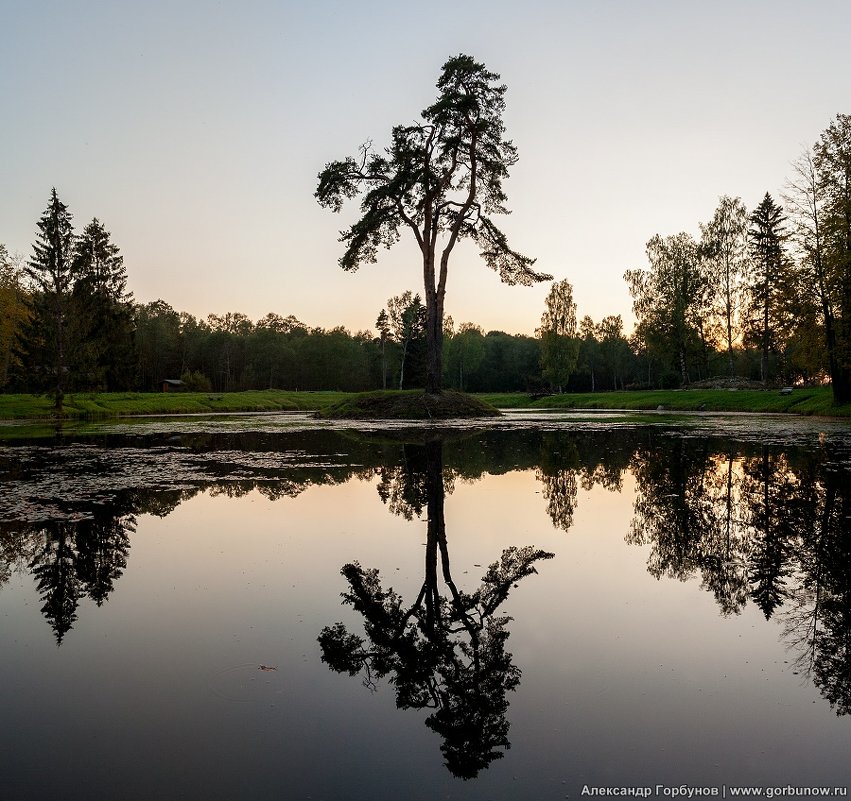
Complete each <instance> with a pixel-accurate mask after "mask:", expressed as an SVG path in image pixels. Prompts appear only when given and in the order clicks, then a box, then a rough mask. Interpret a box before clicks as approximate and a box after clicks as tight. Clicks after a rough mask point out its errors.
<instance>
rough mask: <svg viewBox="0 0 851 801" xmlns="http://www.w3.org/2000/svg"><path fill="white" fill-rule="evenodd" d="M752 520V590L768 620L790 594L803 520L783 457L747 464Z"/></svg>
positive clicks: (766, 454)
mask: <svg viewBox="0 0 851 801" xmlns="http://www.w3.org/2000/svg"><path fill="white" fill-rule="evenodd" d="M744 472H745V482H746V489H745V495H746V499H747V510H746V514H747V516H748V523H749V525H750V527H751V530H752V537H753V540H752V542H753V544H752V548H751V556H750V566H749V569H748V579H749V581H750V593H751V597H752V598H753V600H754V602H755V603H756V605H757V606H758V607H759V608H760V609H761V610H762V613H763V614H764V615H765V619H766V620H768V619H769V618H771V616H772V615H773V614H774V612H775V610H776V609H777V608H778V607H780V606H782V604H783V602H784V599H785V598H786V596H787V590H786V580H787V579H788V577H789V575H790V573H791V568H790V566H789V564H788V562H789V557H790V555H791V548H792V544H793V542H794V538H795V534H796V533H798V534H804V533H806V532H805V531H798V532H796V529H797V528H799V526H800V523H801V522H803V521H802V520H801V518H800V516H799V515H798V514H795V511H796V510H795V506H796V502H795V496H796V494H797V495H799V493H800V488H799V491H798V493H796V492H795V490H794V486H795V485H794V482H793V480H792V478H791V473H790V470H789V465H788V463H787V461H786V459H785V457H783V456H778V455H774V456H772V454H771V453H770V451H769V449H768V447H766V446H763V448H762V454H761V455H760V457H758V458H756V459H749V460H746V462H745V467H744Z"/></svg>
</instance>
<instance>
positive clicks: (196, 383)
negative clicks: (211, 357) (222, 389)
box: [180, 370, 213, 392]
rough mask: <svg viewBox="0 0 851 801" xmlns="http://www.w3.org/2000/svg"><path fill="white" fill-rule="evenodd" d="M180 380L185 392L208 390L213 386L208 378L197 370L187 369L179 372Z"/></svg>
mask: <svg viewBox="0 0 851 801" xmlns="http://www.w3.org/2000/svg"><path fill="white" fill-rule="evenodd" d="M180 380H181V382H182V383H183V388H184V389H185V390H186V392H209V391H210V390H211V389H212V388H213V385H212V383H211V382H210V379H209V378H207V376H205V375H204V374H203V373H199V372H198V371H197V370H187V371H186V372H185V373H182V374H181V376H180Z"/></svg>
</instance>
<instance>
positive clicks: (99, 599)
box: [75, 507, 136, 606]
mask: <svg viewBox="0 0 851 801" xmlns="http://www.w3.org/2000/svg"><path fill="white" fill-rule="evenodd" d="M135 530H136V518H135V517H133V516H132V515H128V516H123V515H120V514H116V513H115V512H114V511H110V510H105V509H104V508H103V507H100V508H98V509H96V510H95V513H94V518H93V519H92V520H83V521H81V522H80V523H79V525H78V526H77V531H76V536H75V540H76V544H77V576H78V578H79V579H80V582H81V586H82V588H83V589H84V591H85V593H86V594H87V595H88V596H89V597H90V598H91V599H92V600H93V601H94V602H95V603H96V604H97V605H98V606H101V605H102V604H103V602H104V601H106V599H107V598H108V597H109V595H110V593H112V591H113V589H114V588H115V582H116V581H117V580H118V579H119V578H120V577H121V574H122V573H123V572H124V569H125V568H126V567H127V554H128V553H129V551H130V537H129V534H130V533H132V532H134V531H135Z"/></svg>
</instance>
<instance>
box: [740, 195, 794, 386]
mask: <svg viewBox="0 0 851 801" xmlns="http://www.w3.org/2000/svg"><path fill="white" fill-rule="evenodd" d="M785 221H786V218H785V216H784V215H783V209H782V208H781V207H780V206H779V205H778V204H777V203H775V202H774V199H773V198H772V197H771V195H770V194H769V193H768V192H766V193H765V197H764V198H763V199H762V201H761V202H760V204H759V206H757V207H756V209H755V210H754V213H753V214H752V215H751V227H750V230H749V231H748V240H749V242H750V252H751V265H752V274H751V284H750V287H749V294H750V300H751V325H752V327H753V328H752V330H753V333H754V334H757V335H758V337H759V341H760V345H761V348H762V359H761V360H760V368H759V372H760V380H761V381H762V382H763V383H764V382H765V381H767V380H768V353H769V351H770V350H771V348H772V345H773V342H774V341H775V340H776V333H777V330H776V329H777V325H778V323H779V322H780V321H779V320H778V319H776V316H777V314H778V313H779V309H778V295H779V290H780V286H781V284H782V282H783V280H784V275H783V272H784V267H785V265H784V256H783V239H784V237H785V230H784V225H783V224H784V222H785Z"/></svg>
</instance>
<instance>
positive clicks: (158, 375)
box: [0, 114, 851, 405]
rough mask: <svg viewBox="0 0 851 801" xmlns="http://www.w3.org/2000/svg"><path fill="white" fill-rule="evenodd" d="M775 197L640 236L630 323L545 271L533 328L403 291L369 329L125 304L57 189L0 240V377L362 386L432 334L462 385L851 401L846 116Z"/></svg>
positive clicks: (55, 383) (71, 382)
mask: <svg viewBox="0 0 851 801" xmlns="http://www.w3.org/2000/svg"><path fill="white" fill-rule="evenodd" d="M782 200H783V204H781V203H780V202H778V201H777V200H775V199H774V198H773V197H772V196H771V195H770V194H769V193H766V195H765V196H764V197H763V199H762V200H761V202H760V203H759V204H758V206H757V207H756V209H754V210H753V211H748V210H747V208H746V207H745V205H744V203H743V201H742V200H741V198H738V197H731V196H723V197H721V198H720V200H719V203H718V207H717V208H716V210H715V212H714V214H713V216H712V218H711V219H710V220H709V221H708V222H706V223H704V224H701V225H700V237H699V238H695V237H694V236H692V235H691V234H689V233H685V232H682V233H678V234H674V235H669V236H662V235H658V234H657V235H655V236H653V237H652V238H651V239H650V241H649V242H648V243H647V258H648V266H647V267H646V268H643V269H633V270H627V271H626V273H625V274H624V278H625V280H626V282H627V285H628V288H629V292H630V295H631V296H632V300H633V312H634V314H635V317H636V326H635V329H634V331H633V332H632V333H631V334H630V335H627V333H626V332H625V330H624V324H623V319H622V318H621V316H620V315H609V316H606V317H604V318H603V319H602V320H600V321H598V322H595V321H594V320H593V319H592V318H590V317H589V316H587V315H586V316H584V317H582V318H581V319H579V318H578V316H577V314H576V303H575V302H574V299H573V290H572V287H571V285H570V283H569V282H568V281H566V280H564V281H559V282H555V283H554V284H553V285H552V287H551V290H550V293H549V295H548V297H547V299H546V303H545V308H544V312H543V315H542V318H541V325H540V328H539V329H538V331H537V335H536V336H535V337H530V336H524V335H511V334H508V333H506V332H503V331H489V332H485V331H484V330H483V329H482V328H481V327H480V326H478V325H477V324H475V323H473V322H464V323H461V324H460V325H458V326H457V327H456V326H455V323H454V321H453V320H452V318H451V317H448V316H446V317H443V316H442V315H441V320H442V322H441V325H442V331H441V335H440V337H438V338H435V337H434V336H433V335H430V334H429V325H430V324H431V323H429V317H428V308H427V306H428V304H427V303H424V302H423V301H422V300H421V297H420V295H419V294H414V293H413V292H411V291H408V292H404V293H402V294H401V295H398V296H396V297H393V298H389V299H388V301H387V304H386V307H385V308H383V309H381V310H380V311H379V314H378V316H377V319H376V324H375V328H376V331H375V333H373V332H370V331H358V332H351V331H349V330H347V329H346V328H344V327H343V326H336V327H333V328H321V327H311V326H308V325H307V324H305V323H303V322H301V321H300V320H298V319H297V318H295V317H294V316H292V315H289V316H286V317H282V316H280V315H278V314H275V313H271V312H270V313H269V314H267V315H266V316H265V317H263V318H262V319H260V320H257V321H252V320H250V319H249V318H248V317H246V316H245V315H244V314H241V313H238V312H230V313H227V314H225V315H222V316H219V315H212V314H211V315H208V316H207V317H206V319H199V318H196V317H194V316H193V315H191V314H188V313H186V312H178V311H176V310H175V309H173V308H172V307H171V306H169V305H168V303H166V302H165V301H163V300H157V301H154V302H152V303H147V304H140V303H137V302H135V301H134V299H133V297H132V295H131V294H130V293H129V292H128V291H127V273H126V268H125V266H124V263H123V258H122V256H121V254H120V251H119V249H118V247H117V246H116V245H115V244H114V243H113V242H112V240H111V235H110V233H109V232H108V231H107V230H106V228H105V227H104V225H103V224H102V223H101V222H100V221H99V220H98V219H93V220H92V221H91V222H90V223H88V225H86V227H85V228H84V229H83V231H82V232H81V233H80V234H76V233H75V232H74V227H73V220H72V216H71V214H70V212H69V211H68V209H67V207H66V206H65V204H63V203H62V202H61V201H60V200H59V198H58V196H57V193H56V191H55V189H54V190H53V191H52V192H51V196H50V200H49V203H48V206H47V208H46V210H45V212H44V214H43V215H42V216H41V218H40V219H39V221H38V231H37V237H36V242H35V243H34V245H33V253H32V256H31V257H30V259H28V260H25V259H24V258H23V257H22V256H21V255H20V254H12V253H10V252H9V251H8V249H7V248H6V247H5V246H4V245H2V244H0V389H2V390H3V391H19V392H23V391H26V392H45V391H47V392H50V393H51V394H52V395H53V396H54V397H55V398H56V401H57V404H58V405H61V400H62V397H63V396H64V394H65V393H66V392H68V391H97V390H111V391H119V390H129V389H134V390H153V389H156V388H158V386H159V385H160V383H161V382H162V381H163V380H164V379H182V380H183V382H184V386H185V388H187V389H195V390H202V391H208V390H209V391H237V390H247V389H269V388H280V389H287V390H298V389H303V390H322V389H336V390H344V391H360V390H369V389H379V388H412V387H424V386H426V385H427V384H428V381H429V378H428V376H429V371H430V370H431V371H432V373H433V371H434V369H435V364H436V362H435V359H434V358H433V357H432V356H431V355H430V347H433V346H434V343H435V341H436V340H437V339H439V341H440V350H441V354H440V358H439V359H438V360H437V361H438V362H439V364H440V370H441V384H442V385H445V386H448V387H451V388H454V389H461V390H466V391H473V392H476V391H479V392H499V391H527V392H548V391H568V392H574V391H600V390H613V389H630V388H673V387H679V386H688V385H689V384H692V383H694V382H695V381H701V380H704V379H708V378H710V377H713V376H727V377H730V378H733V377H736V378H743V379H749V380H754V381H759V382H761V383H762V384H763V385H768V384H771V383H782V384H794V383H824V382H826V381H830V382H831V383H832V385H833V391H834V397H835V399H836V400H837V402H840V403H846V402H849V401H851V116H849V115H841V114H840V115H837V117H836V119H835V120H834V121H833V122H831V124H830V125H829V126H828V127H827V128H826V129H825V131H824V132H822V134H821V136H820V138H819V140H818V142H817V143H816V144H815V145H813V146H812V147H811V148H809V149H807V150H806V151H805V152H804V153H803V154H802V156H801V157H800V159H799V160H798V161H797V162H795V163H794V165H793V174H792V177H791V178H790V179H789V180H788V181H787V184H786V189H785V191H784V193H783V197H782Z"/></svg>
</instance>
